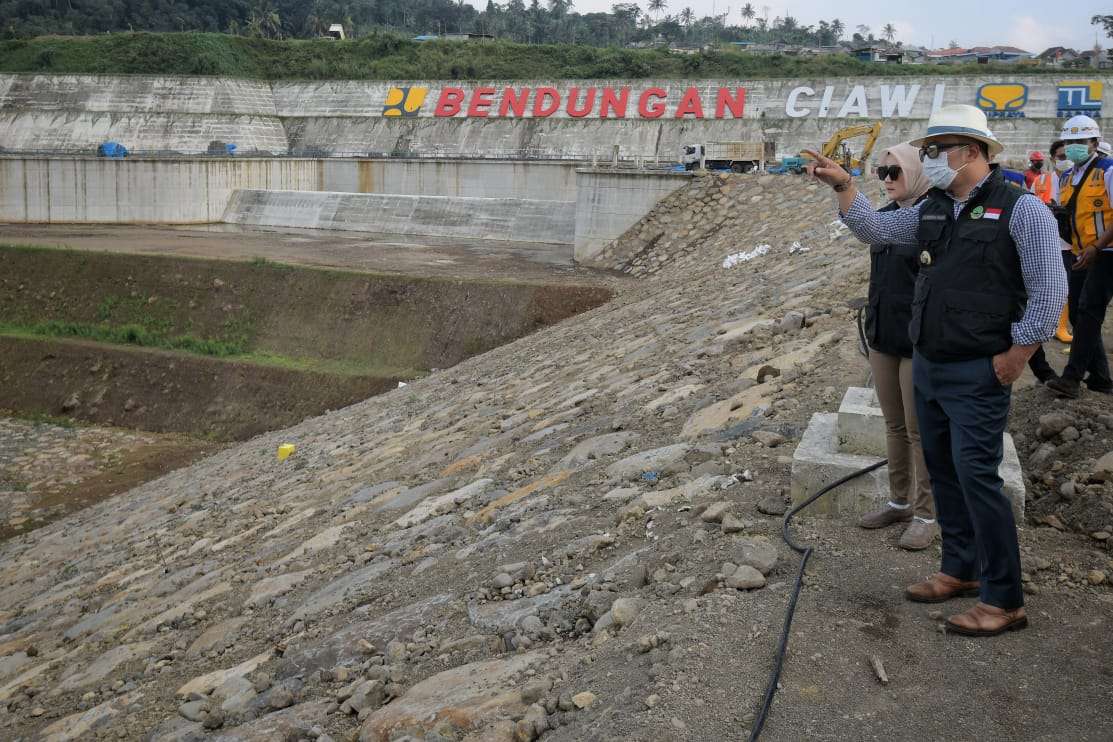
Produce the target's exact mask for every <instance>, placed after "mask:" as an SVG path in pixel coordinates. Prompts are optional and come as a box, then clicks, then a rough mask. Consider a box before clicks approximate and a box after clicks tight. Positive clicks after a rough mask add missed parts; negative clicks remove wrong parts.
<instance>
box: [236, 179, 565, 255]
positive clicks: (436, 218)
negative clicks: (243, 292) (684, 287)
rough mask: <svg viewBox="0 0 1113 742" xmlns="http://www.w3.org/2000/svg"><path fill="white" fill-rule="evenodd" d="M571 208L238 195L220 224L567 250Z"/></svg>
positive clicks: (529, 202) (499, 201) (359, 196)
mask: <svg viewBox="0 0 1113 742" xmlns="http://www.w3.org/2000/svg"><path fill="white" fill-rule="evenodd" d="M575 220H576V204H575V203H574V202H570V201H569V202H563V201H539V200H533V199H523V198H518V199H514V198H450V197H447V196H407V195H398V194H382V193H374V194H372V193H332V192H317V193H309V192H305V191H263V190H240V191H236V192H235V194H233V196H232V199H231V201H230V202H229V203H228V209H227V210H226V211H225V213H224V221H225V222H228V223H229V224H241V225H248V226H256V227H292V228H302V229H337V230H348V231H355V232H380V233H388V234H400V235H416V236H428V237H458V238H464V239H485V240H507V241H526V242H552V243H560V244H566V245H571V244H572V243H573V242H574V241H575V235H576V225H575Z"/></svg>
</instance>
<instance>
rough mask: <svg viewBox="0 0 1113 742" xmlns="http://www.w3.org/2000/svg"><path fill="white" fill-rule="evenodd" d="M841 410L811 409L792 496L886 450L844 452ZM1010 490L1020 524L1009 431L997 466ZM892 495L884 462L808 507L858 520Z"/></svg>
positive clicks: (1016, 464) (795, 460)
mask: <svg viewBox="0 0 1113 742" xmlns="http://www.w3.org/2000/svg"><path fill="white" fill-rule="evenodd" d="M838 423H839V415H837V414H834V413H822V412H821V413H816V414H815V415H812V419H811V421H810V422H809V423H808V428H807V430H806V431H804V435H803V437H802V438H801V439H800V443H799V445H797V447H796V451H795V453H794V454H793V457H792V501H793V503H799V502H802V501H803V500H805V499H807V498H808V497H810V496H811V495H813V494H814V493H816V492H818V491H819V490H820V489H822V488H823V487H824V486H826V485H828V484H830V483H831V482H834V481H836V480H837V479H839V478H841V477H844V476H846V475H847V474H850V473H852V472H854V471H857V470H859V469H863V468H865V467H867V466H869V465H870V464H872V463H875V462H877V461H878V460H880V459H881V458H882V457H881V456H869V455H862V454H853V453H844V452H842V451H840V450H839V436H838V432H837V428H838ZM998 473H999V474H1000V476H1001V479H1002V480H1003V481H1004V492H1005V496H1006V497H1008V498H1009V501H1010V502H1011V503H1012V508H1013V516H1014V517H1015V518H1016V522H1017V523H1018V524H1023V522H1024V499H1025V488H1024V473H1023V470H1022V469H1021V466H1020V458H1019V456H1018V455H1017V450H1016V445H1015V443H1014V442H1013V438H1012V436H1011V435H1009V434H1008V433H1006V434H1005V440H1004V456H1003V458H1002V461H1001V467H1000V469H999V470H998ZM888 499H889V468H888V467H887V466H886V467H881V468H880V469H877V470H875V471H873V472H870V473H869V474H866V475H863V476H861V477H858V478H856V479H853V480H851V481H850V482H847V483H846V484H844V485H842V486H841V487H839V488H838V489H836V490H834V491H832V492H831V493H829V494H828V495H826V496H824V497H823V498H821V499H820V500H819V501H818V502H816V503H815V504H814V505H812V506H811V507H810V508H808V511H807V512H809V513H812V514H815V515H826V516H829V517H835V518H842V519H845V520H854V519H856V517H857V516H858V515H860V514H862V513H865V512H867V511H869V510H871V509H873V508H875V507H877V506H879V505H880V504H881V503H883V502H886V501H887V500H888Z"/></svg>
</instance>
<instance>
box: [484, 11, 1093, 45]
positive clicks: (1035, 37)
mask: <svg viewBox="0 0 1113 742" xmlns="http://www.w3.org/2000/svg"><path fill="white" fill-rule="evenodd" d="M473 1H474V0H473ZM613 2H614V0H575V9H576V10H577V11H579V12H581V13H587V12H592V11H601V10H609V9H610V7H611V5H612V4H613ZM485 4H486V0H483V5H485ZM639 4H640V5H641V6H642V7H643V8H644V7H645V6H646V5H647V2H646V0H641V2H639ZM751 4H752V5H753V7H754V10H756V11H757V13H758V15H764V14H765V9H766V8H768V17H769V20H770V21H772V20H773V19H774V18H776V17H777V16H784V15H785V14H786V13H787V14H789V15H792V16H793V17H795V18H796V19H797V20H798V21H799V22H800V23H801V25H814V24H816V23H818V22H819V20H820V19H824V20H831V19H832V18H836V17H837V18H839V19H840V20H842V22H843V23H844V24H846V27H847V29H849V30H848V32H847V35H849V34H851V33H853V32H854V29H855V28H856V27H857V26H858V25H866V26H869V27H870V28H871V29H872V31H873V33H874V35H875V36H878V37H880V36H881V33H880V32H881V28H882V27H883V26H884V25H885V24H886V23H892V24H893V26H894V27H895V28H896V29H897V36H896V40H897V41H903V42H904V43H906V44H915V45H916V46H926V47H932V48H942V47H945V46H947V44H948V43H949V42H950V41H952V40H954V41H956V42H958V45H959V46H963V47H970V46H994V45H1009V46H1017V47H1020V48H1021V49H1024V50H1026V51H1029V52H1032V53H1034V54H1039V53H1040V52H1042V51H1043V50H1044V49H1046V48H1048V47H1050V46H1067V47H1072V48H1074V49H1077V50H1079V51H1081V50H1083V49H1092V48H1093V46H1094V36H1095V34H1096V35H1097V38H1098V40H1099V41H1100V43H1101V45H1102V48H1106V49H1107V48H1109V47H1111V46H1113V39H1110V38H1108V37H1107V36H1106V35H1105V32H1104V30H1102V28H1101V27H1100V26H1094V25H1091V24H1090V18H1091V17H1092V16H1094V15H1097V14H1099V13H1100V14H1113V7H1110V6H1111V5H1113V3H1109V2H1105V3H1101V2H1098V0H1081V1H1080V2H1079V1H1075V2H1067V3H1065V4H1063V5H1060V4H1059V3H1058V2H1054V1H1050V2H1049V0H1014V1H1013V2H1002V0H989V1H988V2H973V3H972V2H969V0H933V2H923V0H920V1H919V2H911V1H910V0H891V1H890V2H878V0H841V1H840V2H837V3H835V2H830V0H794V1H793V2H780V1H774V0H756V2H751ZM743 5H744V3H741V2H738V1H737V0H669V8H668V12H669V13H679V12H680V11H681V10H682V9H683V8H684V7H690V8H691V9H692V10H693V12H695V14H696V15H697V16H704V15H712V13H713V12H715V13H722V12H723V11H724V10H725V9H726V8H728V7H729V8H730V15H729V16H728V19H727V22H728V23H740V22H741V14H740V12H739V11H740V9H741V8H742V6H743Z"/></svg>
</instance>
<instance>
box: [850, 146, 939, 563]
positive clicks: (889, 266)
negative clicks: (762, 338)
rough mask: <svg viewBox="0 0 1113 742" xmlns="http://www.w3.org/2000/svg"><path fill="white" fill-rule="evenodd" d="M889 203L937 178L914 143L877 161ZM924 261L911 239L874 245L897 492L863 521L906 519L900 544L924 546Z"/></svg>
mask: <svg viewBox="0 0 1113 742" xmlns="http://www.w3.org/2000/svg"><path fill="white" fill-rule="evenodd" d="M877 177H878V178H880V179H881V182H882V184H883V185H884V187H885V193H886V195H887V196H888V197H889V204H888V205H887V206H885V207H883V208H882V209H881V211H883V212H887V211H895V210H896V209H902V208H909V207H911V206H914V205H915V204H917V203H919V202H920V201H921V200H923V197H924V194H926V193H927V191H928V189H929V188H930V187H931V183H930V182H929V181H928V179H927V177H926V176H925V175H924V168H923V165H922V164H921V163H920V152H919V150H918V149H916V148H915V147H913V146H912V145H910V144H898V145H897V146H895V147H891V148H890V149H888V150H886V151H885V152H884V153H883V154H882V157H881V165H880V167H878V168H877ZM919 268H920V259H919V251H918V250H917V249H916V248H915V246H912V245H885V244H881V245H870V287H869V303H868V304H867V305H866V322H865V327H866V342H867V343H868V344H869V351H870V352H869V363H870V369H871V370H872V371H873V384H874V387H875V388H876V389H877V400H878V402H879V403H880V404H881V413H882V415H883V416H884V418H885V445H886V450H887V453H888V455H889V495H890V498H891V499H890V500H889V501H888V502H887V503H885V505H884V506H882V507H881V508H879V509H878V510H874V511H873V512H870V513H866V514H865V515H863V516H862V519H861V520H860V521H859V522H858V525H860V526H861V527H862V528H884V527H885V526H890V525H893V524H894V523H906V524H907V526H906V527H905V529H904V532H903V533H902V534H901V537H900V541H899V542H898V543H899V544H900V547H901V548H902V549H908V550H909V551H919V550H920V549H926V548H927V547H929V546H931V543H932V541H934V540H935V531H936V526H935V504H934V503H933V502H932V498H931V480H930V479H929V478H928V473H927V464H925V463H924V451H923V449H922V448H921V447H920V428H919V425H918V424H917V423H916V405H915V401H914V400H915V395H914V394H913V392H912V341H911V340H909V338H908V323H909V322H910V321H911V320H912V293H913V291H914V288H915V285H916V273H917V272H918V271H919Z"/></svg>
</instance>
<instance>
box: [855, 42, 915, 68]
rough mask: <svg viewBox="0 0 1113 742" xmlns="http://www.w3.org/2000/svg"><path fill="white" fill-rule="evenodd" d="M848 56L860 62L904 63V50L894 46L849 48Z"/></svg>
mask: <svg viewBox="0 0 1113 742" xmlns="http://www.w3.org/2000/svg"><path fill="white" fill-rule="evenodd" d="M850 56H852V57H854V58H855V59H857V60H858V61H860V62H883V63H887V64H904V63H905V62H906V61H910V60H907V59H906V56H905V50H904V49H903V48H898V47H895V46H860V47H858V48H856V49H851V50H850Z"/></svg>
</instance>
